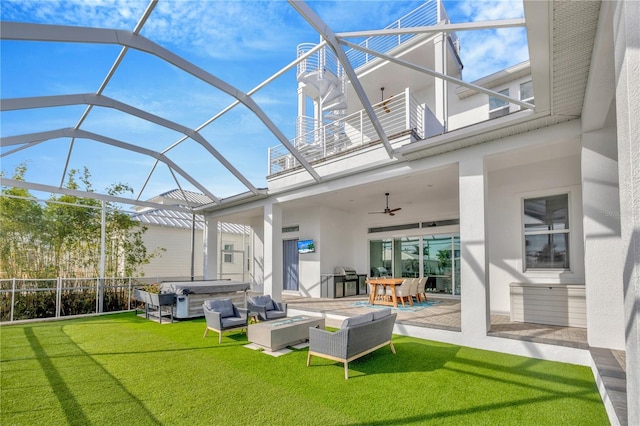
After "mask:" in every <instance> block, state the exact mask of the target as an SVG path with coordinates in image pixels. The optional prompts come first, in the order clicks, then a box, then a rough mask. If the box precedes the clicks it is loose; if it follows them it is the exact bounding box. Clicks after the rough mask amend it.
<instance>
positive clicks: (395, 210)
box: [389, 207, 402, 212]
mask: <svg viewBox="0 0 640 426" xmlns="http://www.w3.org/2000/svg"><path fill="white" fill-rule="evenodd" d="M398 210H402V207H398V208H396V209H391V210H389V212H397V211H398Z"/></svg>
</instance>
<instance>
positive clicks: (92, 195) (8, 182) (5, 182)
mask: <svg viewBox="0 0 640 426" xmlns="http://www.w3.org/2000/svg"><path fill="white" fill-rule="evenodd" d="M0 185H2V186H11V187H15V188H24V189H29V190H32V191H41V192H50V193H53V194H63V195H71V196H74V197H80V198H89V199H94V200H104V201H109V202H112V203H118V204H131V205H136V206H142V207H150V208H153V209H158V210H171V211H176V212H184V213H193V209H190V208H188V207H182V206H177V205H171V204H159V203H152V202H149V201H137V200H134V199H132V198H126V197H117V196H114V195H107V194H99V193H97V192H87V191H81V190H78V189H69V188H60V187H57V186H51V185H43V184H40V183H33V182H25V181H23V180H16V179H9V178H4V177H3V178H2V179H0ZM3 196H4V195H3ZM34 201H39V200H36V199H34ZM46 202H50V201H49V200H46ZM70 205H71V204H70ZM82 207H86V206H82Z"/></svg>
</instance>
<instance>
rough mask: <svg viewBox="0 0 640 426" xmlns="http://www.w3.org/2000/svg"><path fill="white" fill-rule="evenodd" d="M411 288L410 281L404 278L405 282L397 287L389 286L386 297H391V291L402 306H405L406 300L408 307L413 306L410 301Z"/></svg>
mask: <svg viewBox="0 0 640 426" xmlns="http://www.w3.org/2000/svg"><path fill="white" fill-rule="evenodd" d="M411 286H412V279H411V278H405V280H404V281H403V282H402V284H400V285H399V286H389V289H387V296H388V297H393V293H392V291H395V292H396V298H397V299H400V301H401V302H402V306H405V304H404V300H405V299H407V301H408V302H409V304H410V305H413V301H412V300H411Z"/></svg>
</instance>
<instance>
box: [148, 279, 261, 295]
mask: <svg viewBox="0 0 640 426" xmlns="http://www.w3.org/2000/svg"><path fill="white" fill-rule="evenodd" d="M250 287H251V286H250V284H249V283H246V282H242V281H231V280H203V281H166V282H162V283H160V291H161V292H162V293H175V294H204V293H230V292H234V291H247V290H249V288H250Z"/></svg>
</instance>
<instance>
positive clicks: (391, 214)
mask: <svg viewBox="0 0 640 426" xmlns="http://www.w3.org/2000/svg"><path fill="white" fill-rule="evenodd" d="M387 214H388V215H389V216H395V215H396V214H395V213H394V212H392V211H390V212H389V213H387Z"/></svg>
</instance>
